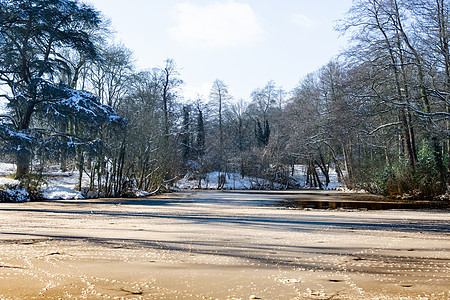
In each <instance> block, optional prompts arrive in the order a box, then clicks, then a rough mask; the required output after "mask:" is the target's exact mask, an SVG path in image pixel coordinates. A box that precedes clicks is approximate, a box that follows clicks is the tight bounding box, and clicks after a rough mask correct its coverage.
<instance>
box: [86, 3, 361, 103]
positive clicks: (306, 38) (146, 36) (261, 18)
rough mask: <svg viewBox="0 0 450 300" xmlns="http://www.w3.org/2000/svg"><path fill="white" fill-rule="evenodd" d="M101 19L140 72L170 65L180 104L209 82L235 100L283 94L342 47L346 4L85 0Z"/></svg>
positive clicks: (200, 92)
mask: <svg viewBox="0 0 450 300" xmlns="http://www.w3.org/2000/svg"><path fill="white" fill-rule="evenodd" d="M87 2H89V3H91V4H93V5H94V7H96V8H97V9H98V10H100V11H102V12H103V14H104V15H105V16H106V17H108V18H109V19H110V20H111V22H112V27H113V29H114V30H115V31H116V37H117V40H118V41H121V42H122V43H123V44H125V46H127V47H128V48H130V49H131V50H132V51H133V52H134V56H135V59H136V63H137V66H138V68H139V69H146V68H152V67H160V66H163V64H164V60H165V59H166V58H173V59H174V61H175V62H176V64H177V66H178V68H179V72H180V77H181V78H182V79H183V80H184V82H185V84H184V86H183V93H184V96H185V98H187V99H193V98H196V97H197V96H198V95H200V96H201V97H203V99H205V100H206V99H207V97H208V94H209V89H210V88H211V86H212V83H213V81H214V80H215V79H221V80H223V81H224V82H225V83H226V84H227V85H228V86H229V91H230V94H231V95H232V96H234V97H235V98H243V99H249V97H250V93H251V91H252V90H254V89H256V88H259V87H263V86H264V85H265V84H266V83H267V82H268V81H270V80H274V81H275V83H276V84H277V85H278V86H282V87H283V88H284V89H285V90H287V91H290V90H291V89H293V88H294V87H295V86H296V85H297V83H298V82H299V81H300V80H301V79H302V78H303V77H304V76H305V75H306V74H308V73H310V72H313V71H315V70H317V69H318V68H320V67H321V66H322V65H324V64H326V63H327V62H328V61H329V60H330V59H331V58H332V57H333V56H335V55H336V54H338V53H339V50H340V49H342V48H343V47H344V46H345V43H346V41H345V38H343V37H341V38H339V34H338V33H337V32H335V31H334V30H333V26H334V22H335V21H336V20H338V19H340V18H342V17H343V16H344V14H345V12H346V11H347V10H348V9H349V8H350V7H351V2H352V1H351V0H339V1H336V0H334V1H333V0H316V1H311V0H215V1H207V0H184V1H183V0H88V1H87Z"/></svg>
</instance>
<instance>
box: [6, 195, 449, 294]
mask: <svg viewBox="0 0 450 300" xmlns="http://www.w3.org/2000/svg"><path fill="white" fill-rule="evenodd" d="M299 196H301V193H294V192H293V193H292V194H289V195H286V194H284V195H281V194H277V193H239V192H232V193H227V192H212V191H211V192H198V193H197V192H194V193H176V194H166V195H160V196H157V197H152V198H144V199H95V200H57V201H43V202H29V203H21V204H18V203H0V228H1V234H0V253H2V257H1V258H0V298H4V299H30V298H37V299H54V298H58V297H60V298H67V299H69V298H88V299H107V298H114V297H119V298H121V297H123V298H125V299H139V298H141V299H176V298H177V297H178V298H179V299H202V298H203V299H210V298H214V299H215V298H217V299H249V298H250V297H253V298H255V297H256V298H261V299H329V298H333V299H361V298H364V299H400V298H402V299H408V298H409V299H420V298H428V299H447V298H449V297H450V292H449V288H448V286H449V284H450V273H449V270H450V254H449V253H450V251H449V250H450V215H449V213H448V211H447V210H387V211H385V210H376V211H371V210H367V211H364V210H322V209H319V210H317V209H312V210H306V209H289V208H284V207H283V206H282V205H280V203H283V202H284V201H290V200H292V199H294V198H295V199H298V198H299ZM307 196H308V197H310V198H311V197H315V198H316V199H322V200H323V199H326V200H336V199H337V197H338V198H339V197H340V196H338V195H337V193H334V192H331V193H330V191H326V192H320V191H317V192H314V193H313V194H309V195H307Z"/></svg>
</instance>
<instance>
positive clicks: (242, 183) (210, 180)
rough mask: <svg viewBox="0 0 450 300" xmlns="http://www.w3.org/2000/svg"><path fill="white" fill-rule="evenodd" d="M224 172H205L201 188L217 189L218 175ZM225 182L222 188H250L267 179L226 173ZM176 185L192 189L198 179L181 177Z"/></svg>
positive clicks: (255, 187)
mask: <svg viewBox="0 0 450 300" xmlns="http://www.w3.org/2000/svg"><path fill="white" fill-rule="evenodd" d="M220 174H225V173H219V172H211V173H208V174H206V176H205V179H204V180H202V181H201V189H204V190H217V187H218V186H219V175H220ZM225 176H226V183H225V185H224V186H223V189H224V190H250V189H257V187H258V186H261V185H267V184H268V181H267V180H264V179H260V178H255V177H248V176H245V177H244V178H242V176H241V175H240V174H238V173H227V174H226V175H225ZM177 187H178V188H180V189H186V190H192V189H198V188H199V185H198V180H190V179H188V178H186V177H185V178H182V179H180V180H179V181H178V182H177Z"/></svg>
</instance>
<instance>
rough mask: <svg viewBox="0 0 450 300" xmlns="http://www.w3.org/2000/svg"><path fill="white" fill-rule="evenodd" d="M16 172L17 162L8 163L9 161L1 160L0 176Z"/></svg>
mask: <svg viewBox="0 0 450 300" xmlns="http://www.w3.org/2000/svg"><path fill="white" fill-rule="evenodd" d="M14 172H16V165H15V164H8V163H3V162H0V176H7V175H11V174H13V173H14Z"/></svg>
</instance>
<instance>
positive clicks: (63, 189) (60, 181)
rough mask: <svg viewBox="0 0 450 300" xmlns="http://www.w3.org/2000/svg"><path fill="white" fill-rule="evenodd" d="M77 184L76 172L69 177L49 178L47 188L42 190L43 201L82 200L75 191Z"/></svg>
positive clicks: (82, 197)
mask: <svg viewBox="0 0 450 300" xmlns="http://www.w3.org/2000/svg"><path fill="white" fill-rule="evenodd" d="M77 183H78V172H75V173H73V174H72V175H70V176H61V177H54V178H49V179H48V181H47V187H45V188H44V192H43V197H44V199H49V200H56V199H65V200H68V199H84V196H83V195H82V193H81V192H79V191H75V187H76V185H77Z"/></svg>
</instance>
